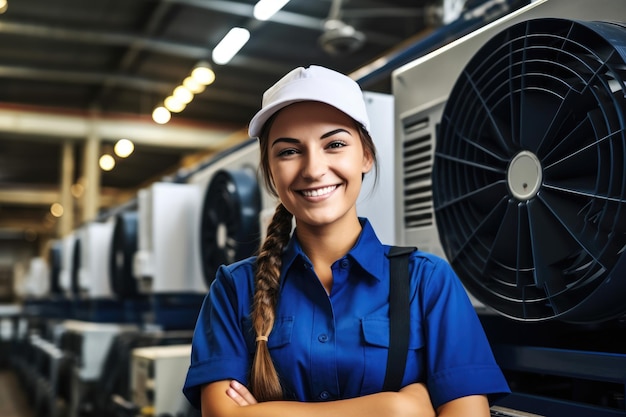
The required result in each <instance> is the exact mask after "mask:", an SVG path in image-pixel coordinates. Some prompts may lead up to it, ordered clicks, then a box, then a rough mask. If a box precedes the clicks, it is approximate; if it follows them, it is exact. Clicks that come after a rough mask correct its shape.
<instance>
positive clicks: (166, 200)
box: [133, 182, 205, 293]
mask: <svg viewBox="0 0 626 417" xmlns="http://www.w3.org/2000/svg"><path fill="white" fill-rule="evenodd" d="M201 192H202V190H201V189H200V187H198V186H196V185H193V184H177V183H166V182H158V183H155V184H153V185H152V186H151V187H150V188H148V189H145V190H141V191H140V195H139V222H138V231H139V248H138V251H137V253H136V254H135V258H134V264H133V272H134V275H135V277H137V278H139V279H142V280H143V279H144V278H151V280H149V281H151V285H150V288H142V290H145V291H149V292H153V293H163V292H168V293H172V292H174V293H175V292H187V291H192V292H193V291H196V292H204V291H205V288H204V283H203V281H202V274H201V271H200V261H199V260H198V259H196V258H197V256H198V253H197V248H196V246H197V244H198V242H199V241H196V240H194V239H193V236H194V234H195V232H194V228H195V227H196V223H195V219H196V218H197V217H198V215H199V214H198V213H199V210H200V205H201V201H202V200H201V199H202V193H201Z"/></svg>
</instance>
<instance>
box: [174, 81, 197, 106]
mask: <svg viewBox="0 0 626 417" xmlns="http://www.w3.org/2000/svg"><path fill="white" fill-rule="evenodd" d="M172 95H173V96H174V97H175V98H176V100H178V101H180V102H181V103H184V104H187V103H189V102H190V101H191V100H193V93H192V92H191V91H189V90H188V89H187V88H186V87H185V86H183V85H179V86H178V87H176V88H175V89H174V92H173V93H172Z"/></svg>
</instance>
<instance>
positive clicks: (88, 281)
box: [76, 222, 114, 298]
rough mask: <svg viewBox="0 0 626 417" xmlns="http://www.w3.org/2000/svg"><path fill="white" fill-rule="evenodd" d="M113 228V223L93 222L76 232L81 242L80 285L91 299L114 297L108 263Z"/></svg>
mask: <svg viewBox="0 0 626 417" xmlns="http://www.w3.org/2000/svg"><path fill="white" fill-rule="evenodd" d="M113 226H114V224H113V222H105V223H97V222H91V223H87V224H85V225H84V226H83V227H81V228H80V229H79V230H77V231H76V234H77V236H79V241H80V269H79V272H78V274H79V283H80V287H81V289H82V290H84V291H85V292H86V294H87V296H88V297H89V298H108V297H112V291H111V283H110V281H111V280H110V278H109V268H108V262H109V257H110V255H111V239H112V237H113Z"/></svg>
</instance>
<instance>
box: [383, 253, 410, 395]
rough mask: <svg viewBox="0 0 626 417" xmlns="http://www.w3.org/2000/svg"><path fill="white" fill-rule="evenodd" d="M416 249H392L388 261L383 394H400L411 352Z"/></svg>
mask: <svg viewBox="0 0 626 417" xmlns="http://www.w3.org/2000/svg"><path fill="white" fill-rule="evenodd" d="M416 249H417V248H414V247H402V246H392V247H391V248H390V250H389V253H388V254H387V257H388V258H389V356H388V357H387V373H386V375H385V382H384V383H383V391H399V390H400V388H402V378H403V377H404V369H405V368H406V358H407V355H408V353H409V332H410V327H409V316H410V313H409V301H410V300H409V297H410V294H409V283H410V277H409V255H410V254H411V253H412V252H414V251H415V250H416Z"/></svg>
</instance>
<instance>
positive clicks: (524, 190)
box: [506, 151, 542, 201]
mask: <svg viewBox="0 0 626 417" xmlns="http://www.w3.org/2000/svg"><path fill="white" fill-rule="evenodd" d="M541 179H542V172H541V161H540V160H539V158H537V155H535V154H534V153H532V152H530V151H521V152H520V153H518V154H517V155H515V157H513V159H512V160H511V163H510V165H509V169H508V171H507V175H506V181H507V184H508V186H509V190H510V191H511V193H512V194H513V196H515V198H517V199H518V200H523V201H526V200H530V199H531V198H533V197H534V196H535V195H537V192H538V191H539V187H541Z"/></svg>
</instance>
